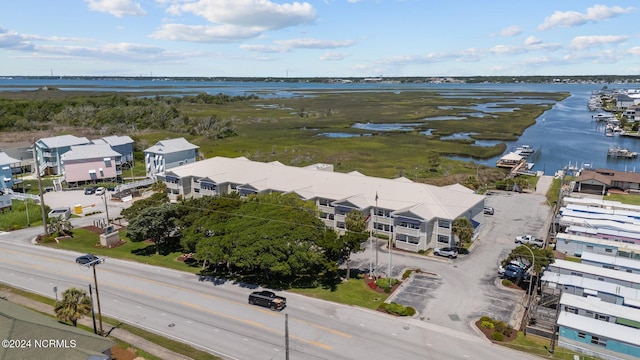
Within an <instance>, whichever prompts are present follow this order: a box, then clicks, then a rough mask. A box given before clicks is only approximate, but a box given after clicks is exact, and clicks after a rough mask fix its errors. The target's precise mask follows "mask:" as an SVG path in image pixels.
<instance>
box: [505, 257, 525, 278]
mask: <svg viewBox="0 0 640 360" xmlns="http://www.w3.org/2000/svg"><path fill="white" fill-rule="evenodd" d="M508 265H515V266H517V267H519V268H521V269H522V270H527V269H528V268H529V266H528V265H525V264H524V263H522V262H520V261H517V260H511V262H509V263H508V264H507V265H506V266H508ZM506 266H502V264H500V265H498V274H499V275H502V274H504V272H505V270H506Z"/></svg>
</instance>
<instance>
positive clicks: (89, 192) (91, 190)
mask: <svg viewBox="0 0 640 360" xmlns="http://www.w3.org/2000/svg"><path fill="white" fill-rule="evenodd" d="M95 192H96V188H94V187H93V186H89V187H86V188H84V194H85V195H93V194H94V193H95Z"/></svg>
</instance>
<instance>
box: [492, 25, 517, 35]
mask: <svg viewBox="0 0 640 360" xmlns="http://www.w3.org/2000/svg"><path fill="white" fill-rule="evenodd" d="M521 33H522V28H520V26H515V25H514V26H509V27H506V28H504V29H502V30H500V32H499V33H498V35H499V36H516V35H520V34H521Z"/></svg>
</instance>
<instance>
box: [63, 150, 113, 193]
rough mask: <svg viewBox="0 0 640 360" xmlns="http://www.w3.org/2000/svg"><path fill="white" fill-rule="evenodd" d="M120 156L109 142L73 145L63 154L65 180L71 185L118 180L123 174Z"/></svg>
mask: <svg viewBox="0 0 640 360" xmlns="http://www.w3.org/2000/svg"><path fill="white" fill-rule="evenodd" d="M120 157H121V155H120V153H118V152H117V151H115V150H113V149H112V148H111V146H109V145H108V144H90V145H78V146H71V150H69V151H68V152H66V153H64V154H63V155H62V165H63V174H64V180H65V181H66V182H67V184H69V185H74V184H76V185H77V184H85V183H97V182H103V181H104V182H116V181H117V179H118V176H119V175H121V174H122V169H120V168H119V166H120V165H119V164H120Z"/></svg>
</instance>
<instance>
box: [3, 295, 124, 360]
mask: <svg viewBox="0 0 640 360" xmlns="http://www.w3.org/2000/svg"><path fill="white" fill-rule="evenodd" d="M0 338H2V339H13V340H27V339H29V340H31V348H30V349H28V350H25V349H16V348H14V349H10V348H7V349H4V348H0V360H5V359H6V360H10V359H11V360H13V359H26V358H29V359H68V360H76V359H77V360H87V359H96V360H97V359H107V356H106V355H104V354H103V352H105V351H106V350H108V349H110V348H111V347H112V346H113V345H115V343H114V342H113V341H112V340H110V339H108V338H105V337H102V336H98V335H95V334H93V333H91V332H88V331H86V330H82V329H79V328H76V327H73V326H69V325H65V324H61V323H59V322H58V321H57V320H55V319H53V318H50V317H48V316H45V315H42V314H40V313H38V312H35V311H33V310H29V309H27V308H24V307H22V306H20V305H17V304H13V303H11V302H9V301H6V300H1V299H0ZM49 339H53V340H57V341H58V342H59V346H54V347H48V348H44V347H38V346H36V344H35V341H40V342H42V341H44V340H49ZM72 344H74V345H72Z"/></svg>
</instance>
